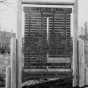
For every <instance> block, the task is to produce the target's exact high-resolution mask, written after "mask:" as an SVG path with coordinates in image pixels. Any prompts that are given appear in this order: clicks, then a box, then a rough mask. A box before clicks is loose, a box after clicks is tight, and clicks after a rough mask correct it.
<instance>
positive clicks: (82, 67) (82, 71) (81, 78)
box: [79, 28, 85, 87]
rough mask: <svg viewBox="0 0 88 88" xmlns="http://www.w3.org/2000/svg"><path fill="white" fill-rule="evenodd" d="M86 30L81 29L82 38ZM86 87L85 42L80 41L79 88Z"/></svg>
mask: <svg viewBox="0 0 88 88" xmlns="http://www.w3.org/2000/svg"><path fill="white" fill-rule="evenodd" d="M84 34H85V33H84V29H83V28H81V34H80V35H81V36H83V35H84ZM84 85H85V52H84V40H82V39H79V87H83V86H84Z"/></svg>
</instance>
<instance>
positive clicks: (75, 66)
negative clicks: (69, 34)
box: [73, 0, 78, 87]
mask: <svg viewBox="0 0 88 88" xmlns="http://www.w3.org/2000/svg"><path fill="white" fill-rule="evenodd" d="M77 33H78V0H75V5H74V6H73V87H76V86H78V49H77Z"/></svg>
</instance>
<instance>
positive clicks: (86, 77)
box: [84, 22, 88, 85]
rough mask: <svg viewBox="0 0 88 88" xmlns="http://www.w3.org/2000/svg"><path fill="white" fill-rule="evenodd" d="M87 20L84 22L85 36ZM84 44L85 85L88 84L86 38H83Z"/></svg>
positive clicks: (87, 48) (87, 33)
mask: <svg viewBox="0 0 88 88" xmlns="http://www.w3.org/2000/svg"><path fill="white" fill-rule="evenodd" d="M87 24H88V23H87V22H85V24H84V25H85V36H86V37H87V36H88V27H87ZM84 44H85V45H84V46H85V85H88V40H84Z"/></svg>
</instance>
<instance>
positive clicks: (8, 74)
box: [6, 66, 11, 88]
mask: <svg viewBox="0 0 88 88" xmlns="http://www.w3.org/2000/svg"><path fill="white" fill-rule="evenodd" d="M6 88H11V67H10V66H8V67H6Z"/></svg>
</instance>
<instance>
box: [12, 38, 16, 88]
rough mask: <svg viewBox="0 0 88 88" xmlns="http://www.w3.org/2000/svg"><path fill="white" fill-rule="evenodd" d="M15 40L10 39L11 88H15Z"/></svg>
mask: <svg viewBox="0 0 88 88" xmlns="http://www.w3.org/2000/svg"><path fill="white" fill-rule="evenodd" d="M16 59H17V58H16V38H12V39H11V88H16Z"/></svg>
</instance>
